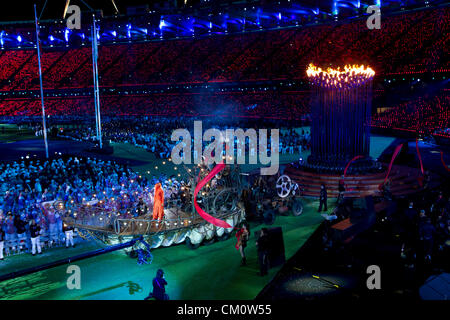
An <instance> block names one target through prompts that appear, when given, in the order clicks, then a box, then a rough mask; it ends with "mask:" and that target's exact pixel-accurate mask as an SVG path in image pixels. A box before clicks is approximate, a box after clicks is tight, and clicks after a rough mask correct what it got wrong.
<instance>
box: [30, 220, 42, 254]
mask: <svg viewBox="0 0 450 320" xmlns="http://www.w3.org/2000/svg"><path fill="white" fill-rule="evenodd" d="M40 231H41V227H40V226H38V225H37V224H36V220H34V219H31V222H30V237H31V254H32V255H33V256H34V255H35V254H36V249H37V252H38V254H41V253H42V251H41V240H40Z"/></svg>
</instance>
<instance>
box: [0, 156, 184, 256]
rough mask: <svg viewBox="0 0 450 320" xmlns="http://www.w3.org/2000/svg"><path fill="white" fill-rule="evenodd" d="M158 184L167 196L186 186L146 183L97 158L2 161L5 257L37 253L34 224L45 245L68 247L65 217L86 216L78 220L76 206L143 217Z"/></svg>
mask: <svg viewBox="0 0 450 320" xmlns="http://www.w3.org/2000/svg"><path fill="white" fill-rule="evenodd" d="M157 182H161V183H162V185H163V188H164V190H165V197H168V198H170V197H173V195H175V194H178V192H179V191H180V188H181V186H182V183H184V182H179V181H177V179H176V178H174V177H171V178H169V177H167V176H165V175H161V176H159V177H156V176H153V177H152V178H151V179H147V178H146V177H143V176H141V175H138V174H137V173H136V172H134V171H133V170H131V169H130V168H128V167H127V166H126V165H121V164H118V163H116V162H112V161H103V160H99V159H93V158H92V159H90V158H77V157H58V158H54V159H50V160H38V159H37V160H32V159H26V160H22V161H20V162H14V163H2V164H0V234H1V239H0V240H1V241H0V243H1V244H2V246H3V244H4V247H5V248H4V249H5V252H6V253H7V254H13V253H16V252H23V251H27V250H30V249H33V251H32V252H33V254H35V251H36V248H35V246H34V244H33V246H32V245H31V242H32V241H30V240H33V239H31V238H33V236H32V235H31V232H32V228H31V227H32V225H34V224H36V225H37V226H39V227H40V235H41V239H42V242H43V243H45V245H46V246H49V247H50V246H53V245H60V244H62V243H63V242H64V240H66V246H67V245H68V242H67V241H68V239H67V235H66V234H65V232H64V231H66V230H67V228H68V226H63V215H66V214H67V213H69V215H70V216H71V217H72V218H76V219H78V218H82V217H79V216H78V217H77V214H78V215H81V214H82V213H81V212H80V211H79V210H77V208H80V206H81V205H87V204H99V203H100V205H101V206H102V207H103V211H102V212H103V213H105V215H106V216H107V215H109V216H111V214H114V217H117V218H130V217H133V216H138V215H143V214H145V213H147V211H148V208H152V202H153V199H152V190H153V187H154V185H155V184H156V183H157ZM106 216H105V218H106ZM96 218H97V219H98V218H99V217H96ZM33 221H34V222H33ZM3 242H4V243H3ZM31 247H33V248H31ZM1 249H2V250H1V252H0V257H1V258H3V248H1ZM38 251H40V249H39V248H38Z"/></svg>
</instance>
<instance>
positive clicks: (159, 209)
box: [153, 183, 164, 221]
mask: <svg viewBox="0 0 450 320" xmlns="http://www.w3.org/2000/svg"><path fill="white" fill-rule="evenodd" d="M163 217H164V190H163V189H162V187H161V183H157V184H156V185H155V197H154V202H153V220H156V219H158V220H159V221H161V220H162V218H163Z"/></svg>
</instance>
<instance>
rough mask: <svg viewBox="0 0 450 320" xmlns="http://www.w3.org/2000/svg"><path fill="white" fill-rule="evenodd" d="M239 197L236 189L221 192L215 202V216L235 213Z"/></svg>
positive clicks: (213, 206)
mask: <svg viewBox="0 0 450 320" xmlns="http://www.w3.org/2000/svg"><path fill="white" fill-rule="evenodd" d="M237 200H238V196H237V193H236V191H235V190H234V189H230V188H227V189H224V190H221V191H220V192H219V193H218V194H217V195H216V196H215V197H214V200H213V205H212V210H213V212H214V214H215V215H219V214H221V213H228V212H233V211H234V210H235V209H236V205H237Z"/></svg>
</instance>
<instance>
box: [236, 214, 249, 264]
mask: <svg viewBox="0 0 450 320" xmlns="http://www.w3.org/2000/svg"><path fill="white" fill-rule="evenodd" d="M249 234H250V231H249V228H248V226H247V224H246V223H244V224H243V225H242V228H241V229H239V231H238V232H236V238H237V242H236V245H235V248H236V249H237V250H239V253H240V254H241V258H242V261H241V266H245V265H247V258H246V257H245V251H244V249H245V247H247V241H248V238H249Z"/></svg>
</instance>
